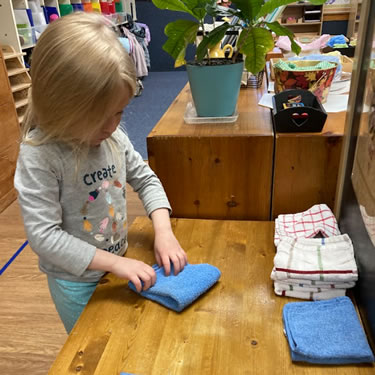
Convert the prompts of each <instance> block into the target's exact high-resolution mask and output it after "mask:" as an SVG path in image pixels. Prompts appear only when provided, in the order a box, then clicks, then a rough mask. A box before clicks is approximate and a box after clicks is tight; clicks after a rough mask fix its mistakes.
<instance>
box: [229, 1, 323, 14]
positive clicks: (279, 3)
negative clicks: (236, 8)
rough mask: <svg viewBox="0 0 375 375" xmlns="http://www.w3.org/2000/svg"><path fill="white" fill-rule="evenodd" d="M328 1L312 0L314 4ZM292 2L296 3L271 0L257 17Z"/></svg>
mask: <svg viewBox="0 0 375 375" xmlns="http://www.w3.org/2000/svg"><path fill="white" fill-rule="evenodd" d="M326 1H327V0H313V1H310V2H311V3H313V4H314V5H321V4H324V3H325V2H326ZM233 2H236V3H237V0H234V1H233ZM291 3H295V0H269V1H267V2H266V3H265V4H264V5H263V6H262V8H261V9H260V11H259V13H258V15H257V17H256V18H261V17H264V16H266V15H267V14H269V13H271V12H272V11H274V10H275V9H276V8H278V7H281V6H283V5H288V4H291Z"/></svg>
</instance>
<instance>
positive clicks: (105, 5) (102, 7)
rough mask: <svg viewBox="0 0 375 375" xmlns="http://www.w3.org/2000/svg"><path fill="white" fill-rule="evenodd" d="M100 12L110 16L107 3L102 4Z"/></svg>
mask: <svg viewBox="0 0 375 375" xmlns="http://www.w3.org/2000/svg"><path fill="white" fill-rule="evenodd" d="M100 10H101V12H102V13H103V14H110V12H109V6H108V3H107V2H102V1H101V2H100Z"/></svg>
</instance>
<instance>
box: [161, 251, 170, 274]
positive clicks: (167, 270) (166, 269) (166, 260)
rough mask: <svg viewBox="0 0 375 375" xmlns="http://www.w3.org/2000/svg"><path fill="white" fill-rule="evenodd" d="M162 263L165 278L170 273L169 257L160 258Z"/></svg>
mask: <svg viewBox="0 0 375 375" xmlns="http://www.w3.org/2000/svg"><path fill="white" fill-rule="evenodd" d="M162 262H163V267H164V272H165V274H166V276H169V274H170V272H171V261H170V259H169V256H168V255H165V256H164V257H163V258H162Z"/></svg>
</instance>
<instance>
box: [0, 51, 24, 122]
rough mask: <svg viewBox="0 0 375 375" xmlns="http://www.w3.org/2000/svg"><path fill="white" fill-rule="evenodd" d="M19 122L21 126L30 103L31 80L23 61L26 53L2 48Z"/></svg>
mask: <svg viewBox="0 0 375 375" xmlns="http://www.w3.org/2000/svg"><path fill="white" fill-rule="evenodd" d="M1 50H2V53H3V56H4V62H5V67H6V70H7V75H8V79H9V84H10V89H11V93H12V94H13V100H14V106H15V108H16V110H17V116H18V121H19V123H20V124H21V123H22V121H23V118H24V114H25V111H26V107H27V103H28V100H27V98H28V92H29V88H30V87H31V78H30V75H29V73H28V70H29V69H27V68H25V66H24V65H23V61H22V60H21V58H22V55H24V53H17V52H16V51H15V50H14V48H13V47H11V46H1Z"/></svg>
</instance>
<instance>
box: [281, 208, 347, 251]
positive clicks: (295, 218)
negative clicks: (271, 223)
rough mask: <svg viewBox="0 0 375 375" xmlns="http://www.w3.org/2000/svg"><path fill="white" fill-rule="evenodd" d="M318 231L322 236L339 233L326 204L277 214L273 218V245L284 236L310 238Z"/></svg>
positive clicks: (333, 217)
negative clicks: (297, 211)
mask: <svg viewBox="0 0 375 375" xmlns="http://www.w3.org/2000/svg"><path fill="white" fill-rule="evenodd" d="M318 233H320V234H322V235H323V236H324V237H331V236H338V235H340V230H339V227H338V225H337V221H336V218H335V216H334V215H333V213H332V211H331V209H330V208H329V207H328V206H327V205H326V204H316V205H314V206H312V207H311V208H309V209H308V210H306V211H304V212H300V213H297V214H287V215H279V216H278V217H277V218H276V220H275V239H274V242H275V246H277V245H278V244H279V243H280V241H281V239H283V238H285V237H291V238H311V237H314V236H316V235H317V234H318Z"/></svg>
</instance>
